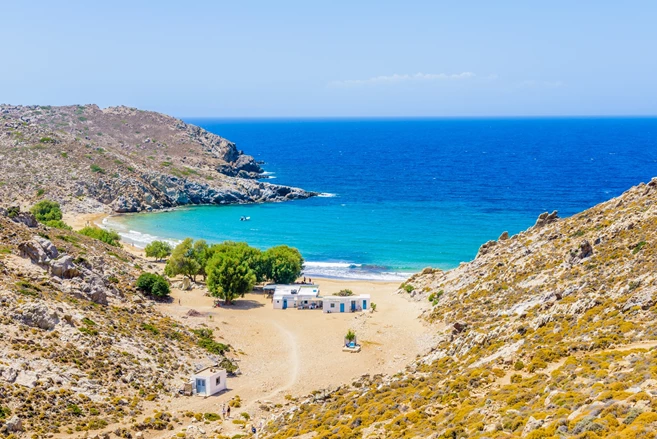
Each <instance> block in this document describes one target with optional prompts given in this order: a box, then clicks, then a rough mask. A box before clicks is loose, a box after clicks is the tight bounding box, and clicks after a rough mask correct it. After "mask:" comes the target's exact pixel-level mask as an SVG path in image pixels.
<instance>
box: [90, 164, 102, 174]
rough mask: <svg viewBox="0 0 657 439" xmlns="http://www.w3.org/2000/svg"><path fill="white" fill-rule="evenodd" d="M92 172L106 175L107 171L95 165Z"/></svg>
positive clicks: (92, 166)
mask: <svg viewBox="0 0 657 439" xmlns="http://www.w3.org/2000/svg"><path fill="white" fill-rule="evenodd" d="M91 172H97V173H99V174H104V173H105V170H104V169H103V168H101V167H100V166H98V165H97V164H95V163H94V164H93V165H91Z"/></svg>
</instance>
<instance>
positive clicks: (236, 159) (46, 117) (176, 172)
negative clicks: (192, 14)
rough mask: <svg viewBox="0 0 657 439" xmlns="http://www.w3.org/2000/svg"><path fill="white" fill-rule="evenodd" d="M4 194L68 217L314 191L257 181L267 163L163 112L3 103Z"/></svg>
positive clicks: (6, 199) (0, 187)
mask: <svg viewBox="0 0 657 439" xmlns="http://www.w3.org/2000/svg"><path fill="white" fill-rule="evenodd" d="M0 158H2V160H0V175H2V179H1V181H0V197H1V198H2V200H3V203H4V204H7V205H21V206H23V207H28V206H29V205H31V204H34V203H35V202H37V201H38V200H39V199H41V198H48V199H52V200H55V201H58V202H59V203H60V204H61V205H62V207H63V208H64V209H65V211H67V212H77V213H111V212H115V213H128V212H142V211H153V210H160V209H165V208H171V207H177V206H185V205H201V204H210V205H222V204H239V203H260V202H280V201H287V200H295V199H304V198H309V197H312V196H317V195H318V194H317V193H315V192H308V191H304V190H303V189H299V188H293V187H287V186H280V185H275V184H270V183H267V182H262V181H259V180H260V179H263V178H265V175H264V170H263V169H262V168H261V166H260V163H259V162H256V160H255V159H254V158H253V157H252V156H250V155H247V154H244V152H242V151H240V150H238V149H237V146H236V145H235V144H234V143H233V142H230V141H229V140H227V139H224V138H222V137H220V136H217V135H215V134H213V133H210V132H208V131H206V130H204V129H202V128H200V127H197V126H194V125H190V124H187V123H185V122H183V121H182V120H179V119H175V118H173V117H170V116H166V115H163V114H159V113H155V112H149V111H142V110H138V109H134V108H128V107H110V108H106V109H100V108H99V107H98V106H96V105H84V106H80V105H73V106H65V107H50V106H11V105H0Z"/></svg>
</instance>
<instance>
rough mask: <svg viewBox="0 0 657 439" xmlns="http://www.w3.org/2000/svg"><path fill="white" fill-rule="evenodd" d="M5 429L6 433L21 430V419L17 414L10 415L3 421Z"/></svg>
mask: <svg viewBox="0 0 657 439" xmlns="http://www.w3.org/2000/svg"><path fill="white" fill-rule="evenodd" d="M4 428H5V430H6V431H7V433H17V432H19V431H23V421H21V418H19V417H18V416H12V417H11V418H9V420H7V422H6V423H5V427H4Z"/></svg>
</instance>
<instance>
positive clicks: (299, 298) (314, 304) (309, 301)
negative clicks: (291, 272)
mask: <svg viewBox="0 0 657 439" xmlns="http://www.w3.org/2000/svg"><path fill="white" fill-rule="evenodd" d="M264 290H265V291H272V290H273V291H274V296H273V299H272V304H273V305H274V309H287V308H298V309H315V308H317V309H319V308H321V306H322V298H321V297H320V296H319V287H318V286H317V285H305V284H292V285H267V286H266V287H265V288H264Z"/></svg>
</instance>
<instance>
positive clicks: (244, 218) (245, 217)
mask: <svg viewBox="0 0 657 439" xmlns="http://www.w3.org/2000/svg"><path fill="white" fill-rule="evenodd" d="M250 219H251V217H250V216H243V217H240V221H249V220H250Z"/></svg>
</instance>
